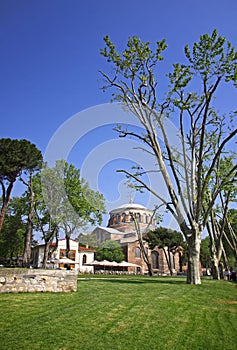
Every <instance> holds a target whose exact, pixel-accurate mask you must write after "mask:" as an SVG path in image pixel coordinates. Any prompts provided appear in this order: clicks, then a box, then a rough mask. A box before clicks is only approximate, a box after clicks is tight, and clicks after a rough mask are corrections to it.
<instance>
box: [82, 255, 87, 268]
mask: <svg viewBox="0 0 237 350" xmlns="http://www.w3.org/2000/svg"><path fill="white" fill-rule="evenodd" d="M86 261H87V256H86V254H84V255H83V257H82V265H85V264H86Z"/></svg>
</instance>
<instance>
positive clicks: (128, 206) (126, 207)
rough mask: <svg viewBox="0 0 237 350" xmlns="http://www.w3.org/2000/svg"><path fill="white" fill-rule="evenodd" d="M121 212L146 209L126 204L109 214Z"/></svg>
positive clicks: (137, 205)
mask: <svg viewBox="0 0 237 350" xmlns="http://www.w3.org/2000/svg"><path fill="white" fill-rule="evenodd" d="M123 210H148V209H147V208H146V207H144V206H143V205H141V204H136V203H127V204H123V205H121V206H120V207H118V208H115V209H113V210H111V211H110V213H112V214H113V213H118V212H121V211H123Z"/></svg>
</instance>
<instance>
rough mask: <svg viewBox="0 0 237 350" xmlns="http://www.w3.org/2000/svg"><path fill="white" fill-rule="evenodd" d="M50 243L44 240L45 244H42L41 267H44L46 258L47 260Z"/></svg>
mask: <svg viewBox="0 0 237 350" xmlns="http://www.w3.org/2000/svg"><path fill="white" fill-rule="evenodd" d="M50 243H51V241H47V242H45V245H44V258H43V263H42V267H43V269H46V265H47V260H48V256H49V247H50Z"/></svg>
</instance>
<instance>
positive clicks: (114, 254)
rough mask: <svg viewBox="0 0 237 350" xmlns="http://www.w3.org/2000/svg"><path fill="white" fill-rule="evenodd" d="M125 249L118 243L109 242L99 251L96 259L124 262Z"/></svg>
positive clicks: (104, 243)
mask: <svg viewBox="0 0 237 350" xmlns="http://www.w3.org/2000/svg"><path fill="white" fill-rule="evenodd" d="M124 258H125V257H124V253H123V249H122V247H121V246H120V244H119V243H118V242H116V241H111V240H107V241H105V242H103V243H102V245H101V247H100V248H98V249H97V254H96V259H97V260H99V261H101V260H108V261H116V262H118V263H119V262H121V261H123V260H124Z"/></svg>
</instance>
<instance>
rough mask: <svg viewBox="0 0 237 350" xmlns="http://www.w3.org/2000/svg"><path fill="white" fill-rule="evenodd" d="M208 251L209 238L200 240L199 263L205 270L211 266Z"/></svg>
mask: <svg viewBox="0 0 237 350" xmlns="http://www.w3.org/2000/svg"><path fill="white" fill-rule="evenodd" d="M210 250H211V249H210V237H209V236H207V237H205V238H203V239H202V242H201V250H200V261H201V264H202V266H203V267H205V268H210V267H211V266H212V263H211V253H210Z"/></svg>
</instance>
